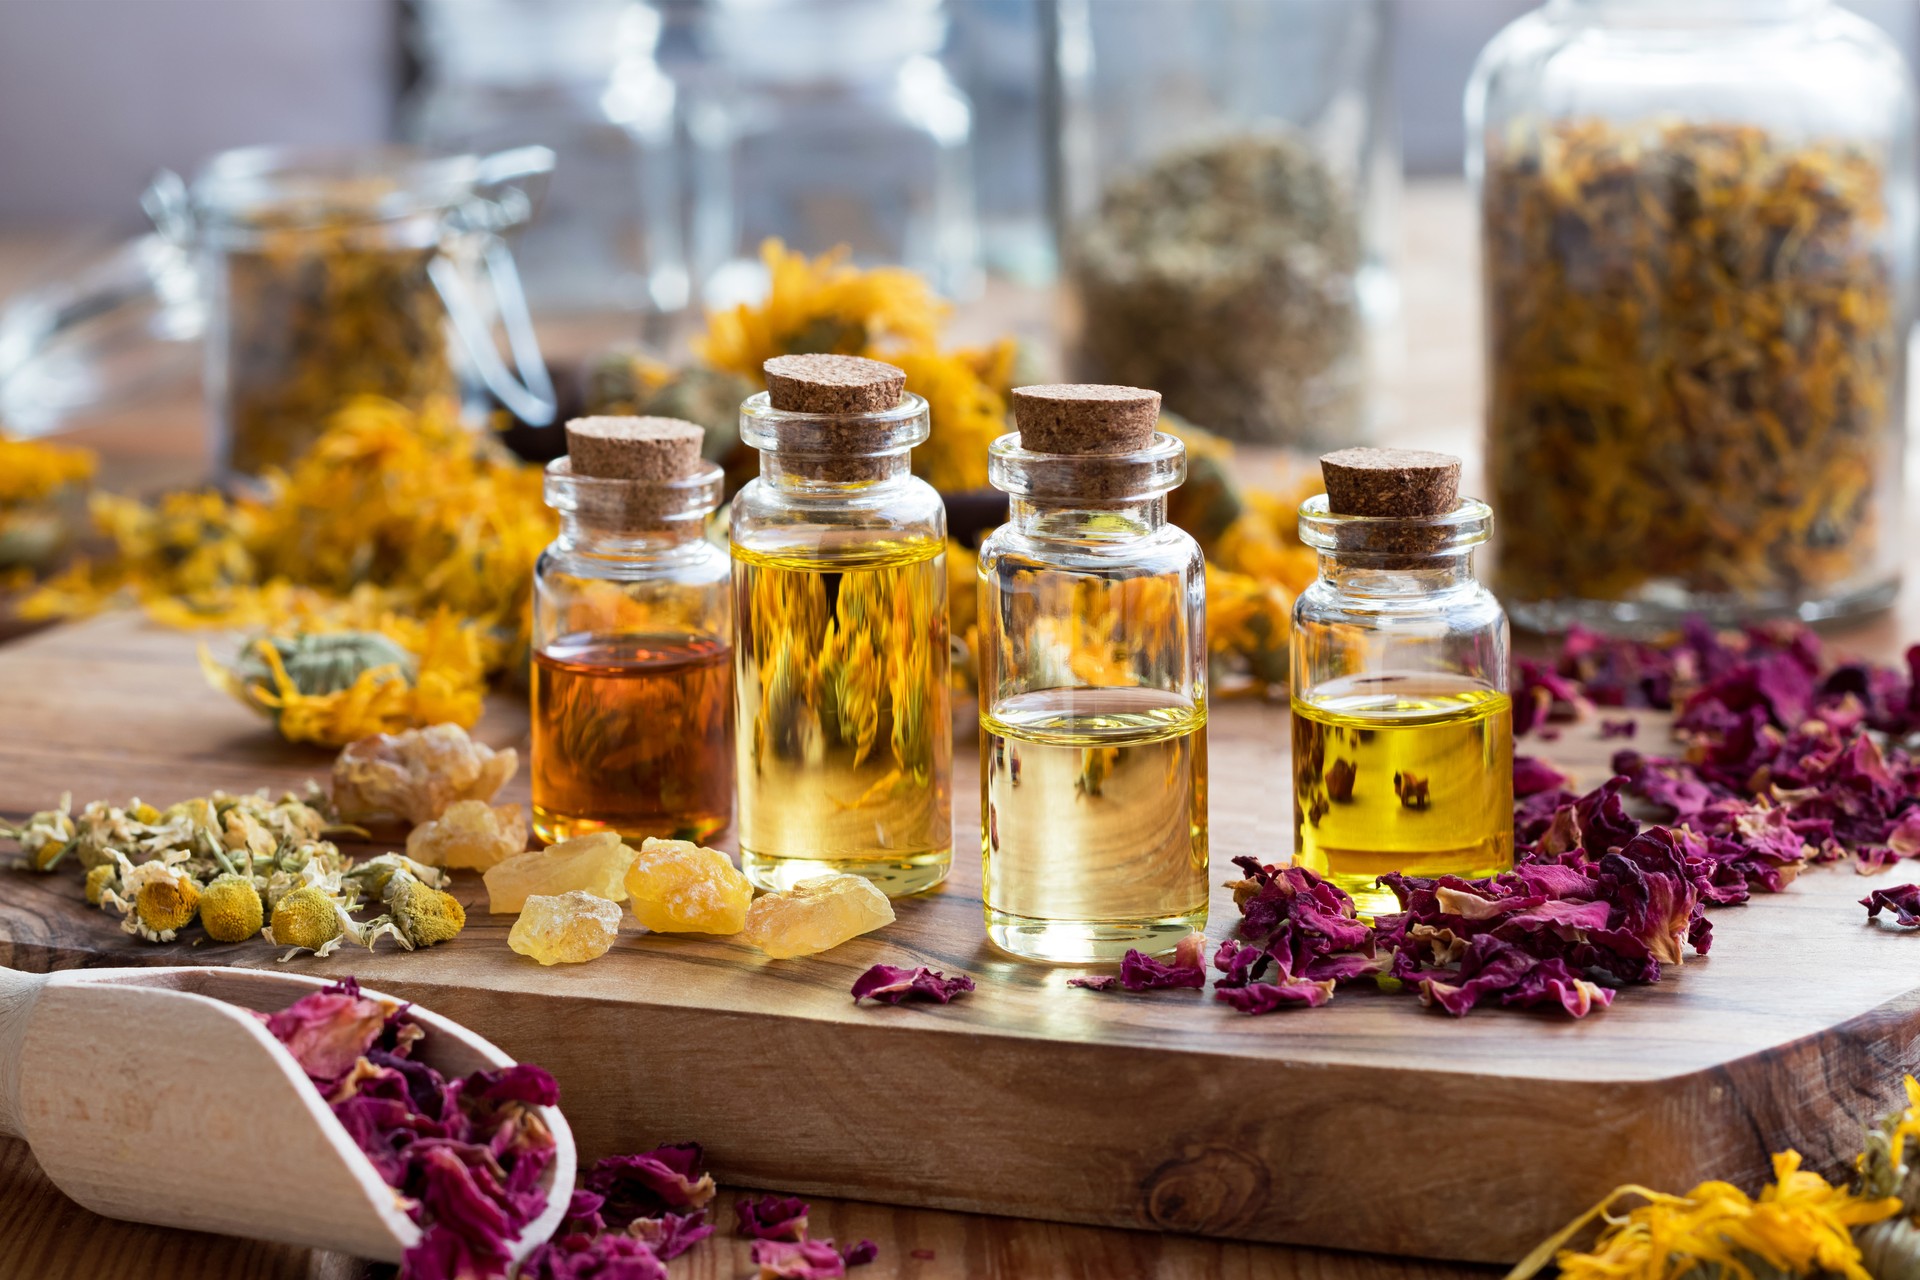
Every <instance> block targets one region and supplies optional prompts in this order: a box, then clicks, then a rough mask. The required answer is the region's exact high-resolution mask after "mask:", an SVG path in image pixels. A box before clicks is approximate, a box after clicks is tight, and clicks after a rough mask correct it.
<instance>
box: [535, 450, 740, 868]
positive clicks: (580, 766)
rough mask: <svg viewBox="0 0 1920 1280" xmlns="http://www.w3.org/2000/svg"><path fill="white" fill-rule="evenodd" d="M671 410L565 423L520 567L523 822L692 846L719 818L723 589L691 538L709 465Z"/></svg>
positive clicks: (727, 612)
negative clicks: (526, 618)
mask: <svg viewBox="0 0 1920 1280" xmlns="http://www.w3.org/2000/svg"><path fill="white" fill-rule="evenodd" d="M704 434H705V433H704V432H703V431H702V430H701V428H700V427H698V426H696V425H695V424H693V423H691V422H682V421H680V420H679V419H677V418H622V417H602V418H576V419H574V420H573V421H571V422H569V423H568V424H567V456H566V457H564V458H557V459H555V460H554V461H553V462H552V463H550V464H549V465H548V467H547V479H546V497H547V505H548V506H551V507H553V508H554V509H555V510H556V511H558V512H559V513H560V536H559V537H558V538H557V539H555V541H554V543H553V545H552V546H550V547H548V548H547V550H546V551H545V553H543V554H542V555H541V557H540V561H539V564H538V565H537V566H536V567H535V569H534V601H533V648H534V653H533V744H532V755H533V769H532V771H533V821H534V831H535V832H536V833H537V834H538V835H539V836H540V838H541V839H542V840H545V841H547V842H549V843H552V842H554V841H559V840H565V839H569V838H571V837H573V836H577V835H585V834H587V833H589V832H593V831H602V830H613V831H618V832H619V833H620V834H621V835H622V836H625V837H629V838H631V839H634V840H638V839H640V838H642V837H645V836H657V837H661V838H663V839H684V840H699V841H705V840H707V839H710V838H711V837H712V836H714V835H715V834H716V833H718V832H721V831H723V830H725V829H726V827H727V825H728V824H729V823H730V822H731V821H732V817H733V763H734V749H733V700H732V694H731V686H730V675H731V665H730V664H731V652H730V651H731V645H732V616H731V606H732V596H731V593H730V592H729V590H728V562H727V555H726V553H725V552H724V551H722V550H721V549H720V548H719V547H717V546H715V545H714V544H713V543H711V542H709V541H708V540H707V538H706V536H705V533H706V523H707V519H708V517H709V516H711V515H712V514H713V511H714V508H715V507H717V506H718V505H719V503H720V495H721V487H722V477H721V472H720V468H719V467H717V466H715V465H714V464H713V463H711V462H708V461H706V460H705V459H703V458H702V457H701V456H700V443H701V440H702V438H703V436H704Z"/></svg>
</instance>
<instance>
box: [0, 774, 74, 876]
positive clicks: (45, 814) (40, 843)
mask: <svg viewBox="0 0 1920 1280" xmlns="http://www.w3.org/2000/svg"><path fill="white" fill-rule="evenodd" d="M76 835H77V829H76V827H75V825H74V821H73V796H72V794H71V793H68V794H64V795H62V796H61V797H60V807H59V808H58V809H44V810H42V811H41V812H39V813H36V814H34V815H33V816H31V817H29V818H28V819H27V820H26V821H25V822H23V823H21V824H20V825H19V826H17V827H12V826H8V825H6V824H5V823H0V836H4V837H5V838H7V839H9V840H16V841H18V842H19V844H20V852H21V853H22V854H24V855H25V856H26V860H27V866H29V867H31V868H32V869H33V870H35V871H51V870H53V869H54V867H55V866H56V865H58V863H59V861H60V859H61V858H62V857H63V856H65V854H66V852H67V850H69V849H71V848H72V847H73V843H74V838H75V836H76Z"/></svg>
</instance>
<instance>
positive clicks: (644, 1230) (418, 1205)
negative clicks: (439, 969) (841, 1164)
mask: <svg viewBox="0 0 1920 1280" xmlns="http://www.w3.org/2000/svg"><path fill="white" fill-rule="evenodd" d="M256 1016H258V1017H260V1019H261V1021H262V1022H264V1023H265V1024H266V1027H267V1030H268V1031H269V1032H270V1033H272V1035H273V1036H274V1037H275V1038H276V1039H278V1040H279V1041H280V1042H281V1043H282V1044H284V1045H285V1046H286V1047H287V1049H288V1051H289V1052H290V1053H292V1054H293V1056H294V1059H295V1060H296V1061H297V1062H298V1063H299V1064H300V1066H301V1068H302V1069H303V1070H304V1071H305V1072H306V1073H307V1077H308V1079H310V1080H311V1081H312V1082H313V1084H314V1087H315V1088H317V1089H318V1090H319V1091H320V1093H321V1096H323V1097H325V1098H326V1099H327V1101H328V1102H329V1103H330V1104H331V1105H332V1108H333V1113H334V1115H335V1116H336V1117H338V1118H339V1120H340V1122H341V1124H342V1125H343V1126H345V1128H346V1130H347V1132H348V1134H349V1135H351V1136H352V1138H353V1140H354V1142H355V1143H356V1144H357V1145H358V1146H359V1147H360V1150H361V1151H362V1152H364V1153H365V1154H366V1156H367V1158H368V1160H369V1161H371V1162H372V1164H373V1166H374V1168H375V1169H376V1170H378V1171H379V1173H380V1176H381V1178H382V1179H384V1180H385V1181H386V1183H387V1185H389V1186H391V1187H392V1188H394V1190H395V1191H396V1192H398V1193H400V1195H401V1196H402V1197H404V1201H405V1206H406V1208H407V1211H408V1214H409V1216H410V1217H412V1218H413V1220H414V1221H415V1222H416V1223H418V1224H419V1225H420V1227H421V1229H422V1233H421V1239H420V1243H419V1244H418V1245H416V1246H415V1247H414V1248H412V1249H410V1250H408V1251H407V1256H406V1261H405V1265H404V1266H403V1267H402V1269H401V1275H402V1277H403V1280H493V1278H496V1277H504V1276H506V1274H507V1269H508V1267H509V1265H510V1263H511V1261H512V1246H513V1242H514V1240H515V1239H516V1238H518V1236H519V1235H520V1233H521V1231H522V1230H523V1229H524V1228H525V1227H526V1225H527V1224H528V1223H529V1222H531V1221H533V1220H534V1219H535V1218H537V1217H538V1216H539V1215H540V1213H541V1211H542V1210H543V1209H544V1208H545V1207H546V1193H545V1191H544V1190H543V1189H542V1188H541V1186H540V1182H541V1179H542V1178H543V1177H544V1176H545V1175H546V1172H547V1170H548V1169H549V1168H550V1167H551V1166H552V1164H553V1153H554V1142H553V1135H552V1133H551V1132H550V1131H549V1130H548V1129H547V1128H546V1126H545V1125H544V1124H542V1123H541V1122H540V1118H539V1115H538V1113H536V1112H535V1111H534V1110H532V1108H534V1107H536V1106H554V1105H557V1103H558V1101H559V1090H558V1088H557V1087H556V1086H555V1085H554V1082H553V1077H552V1076H550V1075H548V1074H547V1073H546V1072H545V1071H543V1070H541V1069H540V1068H539V1067H535V1066H529V1065H526V1064H519V1065H516V1066H512V1067H508V1068H506V1069H504V1070H501V1071H476V1072H474V1073H473V1074H471V1075H469V1076H466V1077H465V1078H463V1079H459V1080H452V1081H449V1080H446V1079H444V1078H443V1077H442V1076H441V1075H440V1074H439V1073H438V1072H436V1071H434V1070H433V1068H431V1067H429V1066H427V1065H426V1064H425V1063H422V1062H419V1061H416V1060H415V1059H414V1058H413V1057H412V1048H413V1046H414V1044H415V1043H416V1042H418V1041H419V1040H420V1039H421V1038H422V1037H423V1036H424V1035H425V1034H426V1033H425V1032H424V1031H423V1030H422V1028H421V1027H420V1025H419V1024H418V1023H417V1022H415V1021H414V1020H413V1019H412V1018H411V1017H410V1016H409V1015H408V1012H407V1006H405V1005H394V1004H392V1003H390V1002H387V1001H381V1000H374V999H371V998H368V997H366V996H363V995H361V993H360V987H359V984H358V983H357V982H355V981H354V980H353V979H352V978H346V979H343V980H342V981H340V982H337V983H334V984H333V985H332V986H329V987H326V988H324V989H322V990H320V991H316V992H314V993H313V994H311V995H307V996H303V997H301V998H300V999H299V1000H297V1001H295V1002H294V1003H293V1004H292V1005H290V1006H288V1007H287V1008H286V1009H283V1010H281V1011H280V1012H279V1013H275V1014H271V1015H256ZM582 1181H583V1182H584V1183H585V1185H584V1186H583V1187H582V1188H580V1189H579V1190H576V1191H574V1192H573V1195H572V1198H571V1199H570V1200H569V1201H568V1204H567V1213H566V1216H565V1217H564V1218H563V1219H562V1220H561V1223H560V1227H559V1229H558V1230H556V1231H555V1232H554V1234H553V1238H552V1239H551V1240H549V1241H547V1242H546V1243H545V1244H542V1245H540V1246H539V1247H538V1248H536V1249H535V1250H533V1252H532V1253H531V1254H529V1255H528V1257H527V1259H526V1260H525V1261H524V1262H523V1263H521V1265H520V1270H519V1271H518V1272H517V1273H516V1274H517V1275H518V1276H519V1277H520V1280H667V1263H668V1262H670V1261H671V1260H673V1259H674V1258H677V1257H679V1256H680V1255H681V1254H683V1253H685V1252H686V1251H687V1250H689V1249H691V1248H692V1247H693V1246H694V1245H696V1244H698V1243H700V1241H702V1240H704V1239H706V1238H707V1237H708V1236H710V1235H712V1234H713V1230H714V1229H713V1226H712V1224H711V1223H709V1222H708V1221H707V1214H706V1206H707V1205H708V1204H710V1203H711V1202H712V1200H713V1197H714V1185H713V1178H712V1177H711V1176H709V1175H708V1174H707V1172H706V1170H705V1168H704V1159H703V1153H702V1152H701V1149H700V1147H699V1146H698V1144H695V1143H691V1142H683V1143H673V1144H669V1145H666V1146H661V1147H656V1148H654V1149H653V1150H652V1151H646V1152H642V1153H640V1154H639V1155H630V1156H609V1157H608V1158H606V1159H604V1160H601V1161H600V1162H598V1163H597V1164H595V1165H594V1166H593V1167H592V1168H590V1169H588V1170H587V1171H586V1175H585V1177H584V1178H583V1179H582ZM749 1206H751V1207H749ZM738 1208H739V1209H740V1219H741V1228H742V1231H741V1234H743V1235H745V1236H748V1237H750V1238H754V1258H753V1260H754V1262H755V1263H756V1264H757V1265H759V1266H760V1269H761V1271H760V1274H761V1275H762V1276H763V1277H767V1278H769V1280H772V1278H780V1280H833V1278H835V1277H840V1276H844V1275H845V1274H846V1269H847V1268H848V1267H850V1266H858V1265H860V1264H861V1263H864V1262H871V1261H873V1259H874V1258H875V1257H876V1256H878V1253H879V1250H878V1248H877V1247H876V1246H875V1245H874V1243H873V1242H872V1241H871V1240H862V1241H861V1242H860V1243H859V1244H857V1245H855V1246H854V1247H853V1248H852V1249H849V1250H848V1251H847V1252H846V1253H845V1254H842V1253H840V1252H838V1251H837V1250H835V1249H834V1248H833V1242H832V1241H812V1242H810V1241H808V1240H807V1239H806V1223H807V1212H808V1206H807V1204H806V1202H805V1201H802V1200H794V1199H791V1198H784V1199H783V1198H780V1197H773V1196H763V1197H760V1198H759V1199H758V1200H753V1201H743V1202H741V1204H740V1205H739V1206H738ZM750 1223H751V1224H753V1228H757V1229H750V1227H749V1224H750ZM763 1236H767V1237H770V1238H774V1239H784V1240H787V1241H791V1242H793V1243H794V1247H793V1248H791V1249H788V1250H786V1251H784V1252H782V1251H780V1250H774V1251H771V1252H769V1256H768V1257H767V1258H764V1259H763V1258H762V1257H761V1256H760V1254H761V1246H762V1245H763V1244H767V1243H769V1239H762V1238H761V1237H763ZM782 1248H784V1246H782ZM827 1255H831V1257H830V1258H829V1257H828V1256H827Z"/></svg>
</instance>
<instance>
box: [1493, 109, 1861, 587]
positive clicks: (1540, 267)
mask: <svg viewBox="0 0 1920 1280" xmlns="http://www.w3.org/2000/svg"><path fill="white" fill-rule="evenodd" d="M1885 191H1886V177H1885V174H1884V173H1883V171H1882V169H1881V165H1880V161H1879V159H1878V158H1877V157H1875V156H1874V155H1872V154H1870V153H1868V152H1867V151H1865V150H1863V149H1861V148H1858V147H1853V146H1847V145H1843V144H1835V143H1826V142H1818V141H1812V142H1798V141H1790V140H1787V139H1785V138H1782V137H1777V136H1774V135H1771V134H1769V133H1768V132H1766V131H1764V130H1761V129H1757V128H1752V127H1735V126H1707V125H1686V124H1670V125H1664V126H1659V127H1656V128H1653V129H1651V131H1649V130H1645V129H1641V130H1631V129H1624V128H1619V127H1616V126H1613V125H1609V124H1604V123H1601V122H1597V121H1582V122H1571V123H1565V124H1561V125H1557V126H1554V127H1552V128H1548V129H1545V130H1543V131H1542V132H1541V133H1540V134H1538V135H1537V136H1536V137H1535V138H1533V139H1532V140H1531V141H1530V142H1529V143H1528V144H1527V145H1525V146H1524V147H1521V148H1519V149H1517V150H1515V151H1513V152H1511V153H1509V154H1508V155H1507V156H1505V157H1504V158H1502V159H1500V160H1498V161H1492V162H1490V163H1489V169H1488V173H1487V176H1486V183H1485V195H1484V208H1483V227H1484V235H1485V243H1484V250H1485V271H1486V284H1487V320H1488V332H1489V342H1490V346H1489V353H1490V357H1491V359H1490V369H1489V373H1490V379H1491V381H1490V386H1489V412H1488V465H1489V469H1490V472H1491V478H1492V486H1493V490H1494V498H1493V501H1494V505H1495V507H1496V508H1497V509H1498V510H1499V512H1500V518H1501V520H1502V522H1503V524H1504V526H1505V528H1504V531H1503V538H1502V550H1501V558H1500V565H1499V571H1498V574H1497V583H1498V586H1499V587H1500V589H1501V592H1502V594H1503V595H1507V596H1509V597H1511V598H1514V599H1515V600H1517V601H1522V602H1524V601H1528V600H1535V601H1538V600H1555V599H1562V598H1574V599H1586V600H1596V601H1624V600H1636V599H1637V600H1645V601H1651V602H1659V601H1662V600H1666V599H1669V598H1671V599H1672V600H1673V601H1674V602H1675V605H1676V607H1678V608H1683V609H1684V608H1686V607H1688V606H1689V605H1694V606H1698V605H1702V604H1716V605H1719V606H1721V607H1723V611H1731V612H1738V611H1740V610H1743V609H1756V610H1757V609H1764V608H1783V607H1791V606H1792V605H1793V604H1795V603H1797V602H1799V601H1802V600H1805V599H1809V598H1816V597H1819V596H1823V595H1831V594H1833V593H1835V592H1836V591H1845V590H1847V589H1849V584H1851V583H1857V582H1858V581H1859V580H1860V579H1861V578H1862V577H1863V576H1865V575H1867V574H1869V573H1871V571H1872V570H1873V569H1874V568H1875V567H1876V566H1877V565H1878V564H1880V563H1881V562H1882V560H1883V552H1884V540H1885V539H1886V538H1887V537H1888V528H1887V524H1886V512H1885V511H1884V510H1883V509H1882V502H1881V501H1880V500H1879V499H1878V498H1877V496H1876V484H1877V482H1879V481H1880V480H1881V479H1883V478H1884V477H1885V475H1886V474H1887V472H1888V469H1889V466H1890V463H1891V461H1892V449H1893V445H1894V441H1895V438H1896V435H1895V433H1896V432H1897V430H1898V425H1899V418H1898V412H1897V411H1898V408H1899V406H1898V404H1897V393H1898V391H1899V383H1898V379H1897V370H1898V368H1899V364H1898V354H1897V351H1896V344H1897V342H1898V329H1897V325H1896V318H1897V312H1898V305H1897V301H1896V296H1895V287H1894V283H1893V278H1892V273H1891V268H1890V264H1889V262H1888V260H1887V257H1886V256H1885V255H1886V245H1885V236H1886V234H1887V231H1888V226H1887V211H1886V206H1885Z"/></svg>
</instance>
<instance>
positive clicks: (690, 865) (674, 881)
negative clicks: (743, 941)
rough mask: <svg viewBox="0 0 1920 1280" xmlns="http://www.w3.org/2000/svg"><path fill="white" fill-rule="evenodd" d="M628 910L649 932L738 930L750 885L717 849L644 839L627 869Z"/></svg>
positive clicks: (743, 919) (750, 893)
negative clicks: (637, 853)
mask: <svg viewBox="0 0 1920 1280" xmlns="http://www.w3.org/2000/svg"><path fill="white" fill-rule="evenodd" d="M626 883H627V893H628V895H629V904H630V908H629V909H630V910H632V912H633V915H634V919H636V920H638V921H639V922H640V923H641V924H643V925H645V926H646V927H647V928H649V929H652V930H653V931H654V932H655V933H738V932H740V930H741V929H743V928H745V927H746V923H747V905H748V904H749V903H751V902H752V901H753V886H752V885H750V884H748V883H747V878H746V876H744V875H742V874H741V873H740V871H739V870H738V869H737V868H736V867H735V866H734V865H733V861H732V859H730V858H728V857H727V855H726V854H724V853H721V852H720V851H719V850H717V849H703V848H701V847H700V846H699V845H697V844H694V843H693V842H692V841H690V840H654V839H649V840H648V841H647V842H646V843H645V844H643V845H641V846H640V853H639V855H638V856H636V857H635V858H634V860H633V865H632V866H631V867H629V868H628V869H627V881H626Z"/></svg>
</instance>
